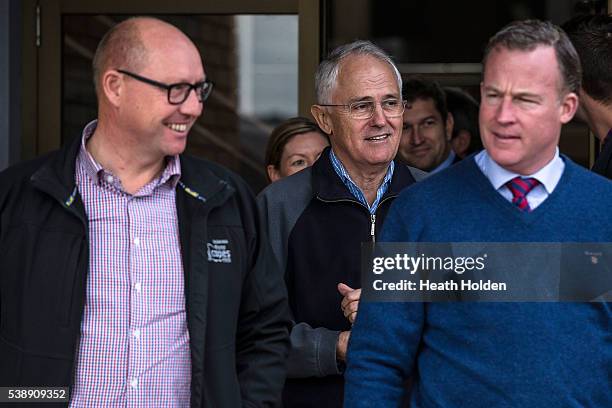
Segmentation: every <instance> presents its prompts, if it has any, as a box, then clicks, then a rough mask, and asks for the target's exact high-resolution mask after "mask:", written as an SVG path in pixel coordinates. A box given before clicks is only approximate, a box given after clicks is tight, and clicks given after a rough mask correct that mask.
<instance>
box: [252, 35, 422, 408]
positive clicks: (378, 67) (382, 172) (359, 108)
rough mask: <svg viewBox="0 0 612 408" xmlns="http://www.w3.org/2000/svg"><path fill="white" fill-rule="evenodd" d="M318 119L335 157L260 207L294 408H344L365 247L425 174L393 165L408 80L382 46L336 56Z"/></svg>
mask: <svg viewBox="0 0 612 408" xmlns="http://www.w3.org/2000/svg"><path fill="white" fill-rule="evenodd" d="M316 89H317V99H318V104H316V105H313V106H312V109H311V112H312V115H313V116H314V118H315V119H316V121H317V123H318V124H319V126H320V127H321V129H322V130H323V131H324V132H325V133H327V134H328V135H329V139H330V142H331V148H328V149H327V150H325V151H324V152H323V153H322V154H321V157H320V158H319V160H317V162H316V163H315V164H314V165H313V166H312V167H311V168H308V169H305V170H303V171H301V172H299V173H297V174H294V175H292V176H290V177H287V178H285V179H283V180H280V181H278V182H276V183H273V184H272V185H270V186H269V187H268V188H267V189H265V190H264V191H263V192H262V193H261V194H260V195H259V197H258V204H259V208H260V212H261V216H262V218H264V220H265V221H266V224H267V227H268V233H269V236H270V241H271V243H272V248H273V251H274V253H275V255H276V258H277V260H278V263H279V265H280V266H281V267H282V268H284V270H285V280H286V282H287V287H288V292H289V303H290V307H291V310H292V312H293V320H294V325H293V328H292V331H291V352H290V357H289V378H288V380H287V383H286V385H285V390H284V393H283V403H284V406H285V407H289V408H290V407H309V406H318V407H341V406H342V393H343V382H344V379H343V371H344V363H345V360H346V347H347V343H348V339H349V336H350V330H351V324H352V322H353V320H354V318H355V316H356V312H357V308H358V304H359V297H360V289H357V288H359V287H360V282H361V279H360V259H361V243H362V242H372V241H374V240H376V237H377V236H378V233H379V229H380V225H381V224H382V221H383V220H384V218H385V216H386V214H387V211H388V209H389V206H390V204H391V202H392V201H393V200H394V198H395V197H396V196H397V195H398V193H399V191H400V190H402V189H403V188H405V187H407V186H409V185H411V184H412V183H414V182H415V177H418V178H420V177H422V175H423V173H422V172H420V171H418V170H416V169H412V170H411V169H409V168H408V167H406V166H403V165H401V164H396V163H394V162H393V158H394V157H395V155H396V153H397V149H398V145H399V140H400V136H401V132H402V114H403V112H404V103H403V101H402V97H401V77H400V74H399V72H398V70H397V68H396V67H395V65H394V63H393V62H392V61H391V59H390V58H389V56H388V55H387V54H386V53H385V52H384V51H382V50H381V49H380V48H378V47H377V46H375V45H374V44H372V43H370V42H367V41H356V42H353V43H350V44H346V45H343V46H340V47H338V48H337V49H335V50H334V51H333V52H332V53H331V54H330V55H329V56H328V58H327V59H325V60H324V61H323V62H322V63H321V64H320V65H319V68H318V71H317V74H316Z"/></svg>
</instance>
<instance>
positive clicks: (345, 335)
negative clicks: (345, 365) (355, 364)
mask: <svg viewBox="0 0 612 408" xmlns="http://www.w3.org/2000/svg"><path fill="white" fill-rule="evenodd" d="M349 337H351V332H350V331H343V332H340V334H339V335H338V341H337V342H336V360H338V361H342V362H346V348H347V347H348V341H349Z"/></svg>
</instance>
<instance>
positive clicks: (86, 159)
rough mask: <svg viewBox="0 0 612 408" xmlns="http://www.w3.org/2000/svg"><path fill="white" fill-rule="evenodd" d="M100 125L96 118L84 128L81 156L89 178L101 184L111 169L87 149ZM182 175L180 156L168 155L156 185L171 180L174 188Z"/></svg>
mask: <svg viewBox="0 0 612 408" xmlns="http://www.w3.org/2000/svg"><path fill="white" fill-rule="evenodd" d="M97 126H98V120H97V119H94V120H92V121H91V122H89V123H88V124H87V125H86V126H85V128H84V129H83V133H82V135H81V150H80V152H79V156H80V157H81V163H83V167H84V169H85V172H86V173H87V175H88V176H89V178H90V179H91V180H92V181H93V182H95V183H96V184H98V185H99V184H100V182H101V180H102V177H103V176H104V174H105V173H106V174H111V172H110V171H109V170H106V169H104V168H103V167H102V166H101V165H100V163H98V162H97V161H96V160H95V159H94V158H93V156H92V155H91V154H90V153H89V151H87V146H86V145H87V140H88V139H89V138H90V137H91V136H93V134H94V132H95V130H96V127H97ZM180 177H181V163H180V159H179V156H178V155H176V156H168V157H166V167H165V168H164V171H163V172H162V174H161V176H160V177H159V178H158V179H157V183H156V185H162V184H165V183H166V182H169V183H170V185H171V186H172V188H176V185H177V183H178V182H179V179H180Z"/></svg>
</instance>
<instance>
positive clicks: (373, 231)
mask: <svg viewBox="0 0 612 408" xmlns="http://www.w3.org/2000/svg"><path fill="white" fill-rule="evenodd" d="M397 196H398V194H392V195H388V196H387V197H385V198H383V199H382V200H380V202H379V203H378V208H380V206H381V205H382V203H384V202H385V201H388V200H390V199H392V198H395V197H397ZM317 200H319V201H322V202H324V203H354V204H357V205H358V206H360V207H362V208H365V210H366V211H367V212H368V213H370V210H368V208H367V207H366V206H365V205H363V204H362V203H361V202H359V201H357V200H349V199H346V198H341V199H337V200H325V199H323V198H321V197H319V196H317ZM378 208H377V210H378ZM370 237H371V238H372V242H374V243H375V242H376V212H375V213H374V214H372V213H370Z"/></svg>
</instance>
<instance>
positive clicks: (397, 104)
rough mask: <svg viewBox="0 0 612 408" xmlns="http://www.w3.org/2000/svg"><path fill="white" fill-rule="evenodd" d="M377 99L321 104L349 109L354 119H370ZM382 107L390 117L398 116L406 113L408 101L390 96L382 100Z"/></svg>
mask: <svg viewBox="0 0 612 408" xmlns="http://www.w3.org/2000/svg"><path fill="white" fill-rule="evenodd" d="M377 104H378V103H377V102H376V101H357V102H353V103H350V104H319V106H340V107H343V108H346V109H348V113H349V116H350V117H351V118H353V119H370V118H371V117H372V116H374V111H375V110H376V105H377ZM380 107H381V108H382V110H383V113H384V114H385V116H386V117H388V118H396V117H398V116H402V115H403V114H404V109H405V108H406V102H404V101H402V100H401V99H396V98H389V99H385V100H382V101H380Z"/></svg>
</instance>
